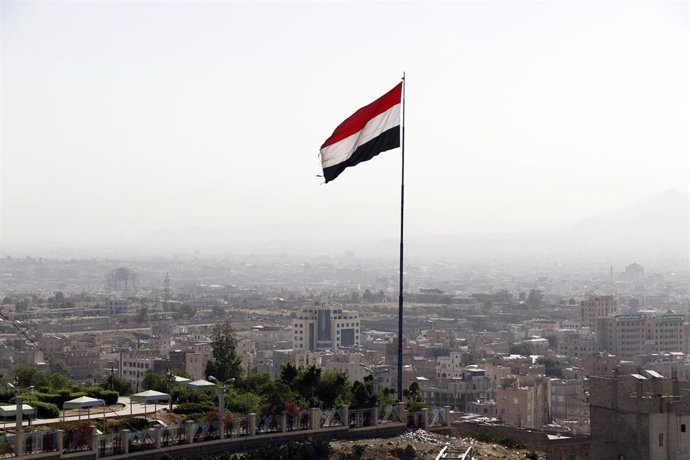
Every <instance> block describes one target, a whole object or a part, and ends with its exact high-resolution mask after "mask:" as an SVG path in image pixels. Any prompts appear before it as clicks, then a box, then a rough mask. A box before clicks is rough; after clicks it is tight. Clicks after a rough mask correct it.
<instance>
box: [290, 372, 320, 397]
mask: <svg viewBox="0 0 690 460" xmlns="http://www.w3.org/2000/svg"><path fill="white" fill-rule="evenodd" d="M320 381H321V368H320V367H316V366H315V365H313V364H312V365H311V366H308V367H301V368H300V369H299V372H298V373H297V378H296V379H295V383H294V389H295V390H296V391H297V392H298V393H299V394H300V395H302V397H303V398H304V399H306V400H307V401H309V403H310V404H314V403H315V401H313V399H314V396H315V394H316V388H317V387H318V386H319V382H320ZM314 405H316V404H314Z"/></svg>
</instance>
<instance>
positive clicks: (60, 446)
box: [55, 430, 65, 456]
mask: <svg viewBox="0 0 690 460" xmlns="http://www.w3.org/2000/svg"><path fill="white" fill-rule="evenodd" d="M55 436H56V437H57V438H56V440H55V444H57V446H56V447H57V451H58V452H60V456H62V451H63V450H65V432H64V431H63V430H57V431H55Z"/></svg>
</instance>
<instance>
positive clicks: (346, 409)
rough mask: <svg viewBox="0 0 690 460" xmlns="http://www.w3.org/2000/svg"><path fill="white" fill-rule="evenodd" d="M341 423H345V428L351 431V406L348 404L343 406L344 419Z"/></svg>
mask: <svg viewBox="0 0 690 460" xmlns="http://www.w3.org/2000/svg"><path fill="white" fill-rule="evenodd" d="M341 422H343V426H344V427H345V428H347V429H348V430H349V429H350V406H348V405H347V404H345V405H343V417H342V420H341Z"/></svg>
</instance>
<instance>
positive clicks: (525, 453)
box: [330, 430, 546, 460]
mask: <svg viewBox="0 0 690 460" xmlns="http://www.w3.org/2000/svg"><path fill="white" fill-rule="evenodd" d="M446 445H448V446H449V449H450V450H452V451H453V452H465V451H466V450H467V449H468V448H469V447H470V446H471V447H472V450H471V453H470V458H472V459H482V460H483V459H507V460H524V459H545V458H546V457H545V456H544V455H543V454H542V455H540V454H539V453H534V452H532V451H529V450H524V449H509V448H507V447H503V446H501V445H498V444H488V443H481V442H478V441H476V440H475V439H472V438H457V437H450V436H443V435H438V434H434V433H429V432H427V431H424V430H414V431H407V432H406V433H404V434H403V435H401V436H399V437H397V438H388V439H364V440H354V441H332V442H331V447H332V448H333V453H332V454H331V458H330V460H351V459H354V460H396V459H399V460H417V459H420V460H421V459H435V458H436V456H437V455H438V454H439V452H440V451H441V449H442V448H443V447H444V446H446ZM457 455H458V454H457V453H456V454H455V455H454V456H453V457H451V456H449V457H447V458H458V456H457Z"/></svg>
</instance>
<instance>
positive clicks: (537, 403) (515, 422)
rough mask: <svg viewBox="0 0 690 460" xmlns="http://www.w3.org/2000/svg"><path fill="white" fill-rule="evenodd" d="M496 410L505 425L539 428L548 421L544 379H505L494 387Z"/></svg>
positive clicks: (546, 393)
mask: <svg viewBox="0 0 690 460" xmlns="http://www.w3.org/2000/svg"><path fill="white" fill-rule="evenodd" d="M496 412H497V416H498V418H499V419H500V420H501V422H503V423H505V424H506V425H512V426H515V427H518V428H535V429H541V428H542V427H543V426H544V425H546V424H547V423H548V421H549V402H548V389H547V387H546V381H544V380H541V381H539V380H534V381H532V382H529V383H527V382H525V383H522V382H520V381H512V382H511V381H510V380H508V381H505V382H504V384H503V385H501V386H499V387H498V388H496Z"/></svg>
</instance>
